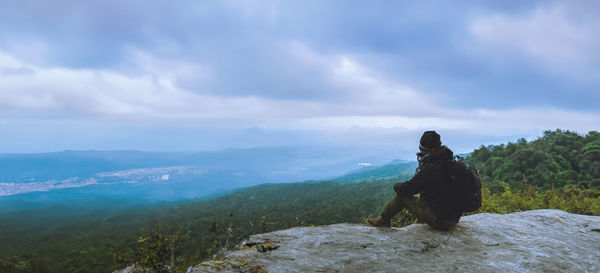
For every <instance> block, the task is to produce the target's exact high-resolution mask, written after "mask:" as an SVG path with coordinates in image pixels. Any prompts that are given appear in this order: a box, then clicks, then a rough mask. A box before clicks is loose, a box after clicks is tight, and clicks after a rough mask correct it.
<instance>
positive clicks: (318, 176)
mask: <svg viewBox="0 0 600 273" xmlns="http://www.w3.org/2000/svg"><path fill="white" fill-rule="evenodd" d="M361 162H372V163H373V164H381V163H383V162H384V161H383V160H382V159H381V158H380V156H378V155H377V154H364V153H361V152H360V151H355V150H351V149H346V148H343V147H324V148H323V147H321V148H315V147H258V148H250V149H227V150H222V151H205V152H140V151H127V150H125V151H94V150H90V151H63V152H53V153H40V154H0V201H2V200H6V199H7V197H10V198H9V199H13V200H14V199H15V198H21V199H27V200H36V199H40V200H41V199H43V200H48V201H51V200H53V199H54V200H57V201H59V200H63V199H73V198H75V199H77V198H79V199H89V198H126V199H131V198H133V199H138V200H141V199H148V200H167V201H175V200H183V199H189V198H201V197H205V196H209V195H211V194H214V193H216V192H219V191H228V190H233V189H236V188H242V187H248V186H252V185H257V184H262V183H281V182H299V181H306V180H324V179H331V178H335V177H339V176H341V175H343V174H344V173H347V172H348V171H349V170H353V169H355V168H356V167H357V166H359V165H358V164H359V163H361Z"/></svg>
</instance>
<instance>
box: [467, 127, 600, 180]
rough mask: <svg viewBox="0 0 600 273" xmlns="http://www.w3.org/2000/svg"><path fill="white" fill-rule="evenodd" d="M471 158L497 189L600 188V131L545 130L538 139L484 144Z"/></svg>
mask: <svg viewBox="0 0 600 273" xmlns="http://www.w3.org/2000/svg"><path fill="white" fill-rule="evenodd" d="M469 159H470V160H471V161H472V162H473V163H475V165H476V166H477V168H478V169H479V170H480V173H481V175H482V179H483V181H484V182H486V183H487V185H488V186H489V187H490V188H491V189H492V190H493V191H498V190H501V189H502V186H501V183H502V182H504V183H508V185H509V186H510V187H511V188H526V187H525V186H526V185H533V186H536V187H542V188H544V187H552V186H554V187H562V186H566V185H576V186H578V187H583V188H595V189H600V133H598V132H596V131H590V132H588V133H587V134H586V135H580V134H577V133H575V132H571V131H563V130H555V131H545V132H544V135H543V136H542V137H540V138H538V139H536V140H533V141H527V140H525V139H523V138H522V139H519V140H518V141H517V142H515V143H508V144H506V145H505V144H500V145H489V146H481V147H480V148H479V149H476V150H475V151H473V153H472V154H471V156H470V157H469Z"/></svg>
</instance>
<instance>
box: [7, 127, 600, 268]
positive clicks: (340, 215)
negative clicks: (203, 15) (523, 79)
mask: <svg viewBox="0 0 600 273" xmlns="http://www.w3.org/2000/svg"><path fill="white" fill-rule="evenodd" d="M599 136H600V134H599V133H597V132H589V133H588V134H587V135H585V136H581V135H578V134H576V133H573V132H569V131H560V130H556V131H547V132H545V134H544V136H543V137H541V138H539V139H537V140H534V141H530V142H528V141H525V140H519V141H517V142H516V143H508V144H506V145H496V146H487V147H481V148H479V149H477V150H475V151H474V152H473V153H472V154H471V156H470V157H469V158H470V160H471V161H473V162H474V163H475V164H476V165H477V166H478V167H479V169H480V172H481V174H482V175H483V181H484V188H483V197H484V199H483V205H482V208H481V209H480V210H479V211H478V212H494V213H509V212H515V211H522V210H529V209H542V208H553V209H561V210H565V211H568V212H572V213H580V214H589V215H600V197H599V195H600V191H598V190H596V191H595V192H594V191H593V190H590V189H583V188H582V187H585V188H594V187H596V186H597V181H598V179H599V178H600V176H599V173H598V170H599V165H598V164H599V158H598V156H599V152H600V145H598V144H599ZM397 167H398V168H399V169H398V170H397V171H400V173H395V172H394V171H393V169H394V168H395V167H392V168H389V166H388V167H386V166H383V167H377V168H366V169H363V171H364V173H361V172H358V173H353V174H350V175H348V176H345V177H343V178H342V179H340V180H339V181H342V182H345V183H339V182H332V181H326V182H304V183H291V184H264V185H259V186H254V187H249V188H244V189H240V190H238V191H235V192H232V193H229V194H226V195H223V196H220V197H217V198H214V199H211V200H201V201H189V202H183V203H177V204H174V203H166V204H162V205H159V204H154V205H153V207H148V208H145V209H144V208H136V209H135V210H134V209H133V208H128V204H118V203H116V202H112V203H115V205H114V206H115V207H114V208H113V209H112V210H111V209H110V208H109V207H110V206H111V202H107V201H104V202H100V203H95V205H94V206H95V207H94V208H93V209H90V208H89V207H88V208H86V206H84V205H83V204H81V206H77V205H76V204H69V205H68V206H63V207H60V206H58V207H55V208H53V209H46V210H43V211H42V210H28V211H20V212H11V213H0V229H1V230H2V232H0V253H1V254H0V273H5V272H6V273H8V272H10V273H20V272H111V271H113V270H116V269H119V268H124V267H125V266H127V265H130V264H132V263H135V262H137V263H138V264H140V265H145V266H147V267H150V268H153V267H154V268H161V267H162V268H163V269H164V265H166V264H170V261H171V257H173V263H174V264H175V265H176V267H177V272H185V271H186V269H187V267H188V266H190V265H196V264H198V263H199V262H201V261H202V260H205V259H211V258H213V257H214V255H219V253H220V252H221V251H222V250H223V249H227V248H229V247H231V246H232V245H233V244H235V243H237V242H240V241H241V240H243V239H244V238H247V236H248V235H250V234H255V233H263V232H269V231H273V230H278V229H284V228H289V227H293V226H307V225H308V226H310V225H325V224H332V223H342V222H347V223H361V222H363V220H364V218H365V217H366V216H368V215H377V214H378V213H379V212H380V211H381V209H382V208H383V206H384V205H385V204H386V202H387V201H388V200H389V199H390V198H391V197H392V196H393V189H392V188H393V187H392V186H393V184H394V183H397V182H400V181H403V180H406V179H408V178H410V176H412V170H409V169H410V168H409V167H411V166H410V165H402V164H401V165H399V166H397ZM378 176H379V177H378ZM389 176H392V178H385V179H381V177H389ZM359 178H360V179H364V178H367V180H368V181H362V182H360V181H359V182H356V181H354V179H359ZM377 178H380V179H377ZM347 182H354V183H347ZM485 185H489V187H490V188H491V189H492V190H490V188H488V187H485ZM548 185H549V186H548ZM552 185H554V186H552ZM577 185H578V186H579V187H577ZM117 205H118V206H117ZM413 220H414V218H413V217H412V216H411V215H410V214H409V213H408V212H406V211H404V212H403V213H401V214H400V215H399V216H398V217H396V218H395V219H394V222H393V223H394V225H395V226H402V225H406V224H409V223H412V221H413ZM171 254H173V255H172V256H171ZM155 272H160V270H157V271H155Z"/></svg>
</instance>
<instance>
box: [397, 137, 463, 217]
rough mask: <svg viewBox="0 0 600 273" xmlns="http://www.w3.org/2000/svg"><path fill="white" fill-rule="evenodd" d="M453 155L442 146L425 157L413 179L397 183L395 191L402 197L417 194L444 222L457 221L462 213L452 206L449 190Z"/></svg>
mask: <svg viewBox="0 0 600 273" xmlns="http://www.w3.org/2000/svg"><path fill="white" fill-rule="evenodd" d="M452 158H453V153H452V151H451V150H450V149H448V147H446V146H440V148H438V149H437V150H435V151H433V152H432V153H430V154H427V155H425V156H424V157H423V158H421V160H420V161H419V167H418V168H417V172H416V173H415V176H413V178H412V179H410V180H408V181H406V182H403V183H396V184H395V185H394V191H395V192H396V193H397V194H398V195H400V196H411V195H414V194H417V193H420V194H421V198H423V199H425V201H427V203H428V204H429V206H430V207H431V209H432V210H433V212H435V214H436V216H438V218H440V219H442V220H448V219H456V218H458V217H460V216H461V214H462V212H459V211H457V210H456V209H455V208H454V207H455V206H453V205H452V202H451V200H452V198H451V196H450V189H449V188H448V184H447V183H448V169H447V168H446V166H447V164H448V163H449V162H450V160H452Z"/></svg>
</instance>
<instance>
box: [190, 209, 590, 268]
mask: <svg viewBox="0 0 600 273" xmlns="http://www.w3.org/2000/svg"><path fill="white" fill-rule="evenodd" d="M188 272H190V273H194V272H600V216H586V215H578V214H570V213H567V212H564V211H560V210H534V211H525V212H518V213H512V214H504V215H500V214H490V213H480V214H475V215H470V216H465V217H463V218H462V219H461V220H460V222H459V223H458V224H457V226H456V227H455V228H454V229H452V230H450V231H446V232H444V231H437V230H433V229H431V228H429V227H428V226H427V225H425V224H413V225H409V226H406V227H403V228H374V227H368V226H365V225H360V224H334V225H328V226H318V227H296V228H291V229H286V230H279V231H275V232H271V233H265V234H258V235H252V236H251V237H250V238H249V240H248V241H247V242H245V243H244V245H242V246H240V249H238V250H236V251H234V252H231V253H229V254H228V255H227V256H226V257H225V259H223V260H213V261H208V262H204V263H202V264H199V265H197V266H195V267H191V268H190V269H189V270H188Z"/></svg>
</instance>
